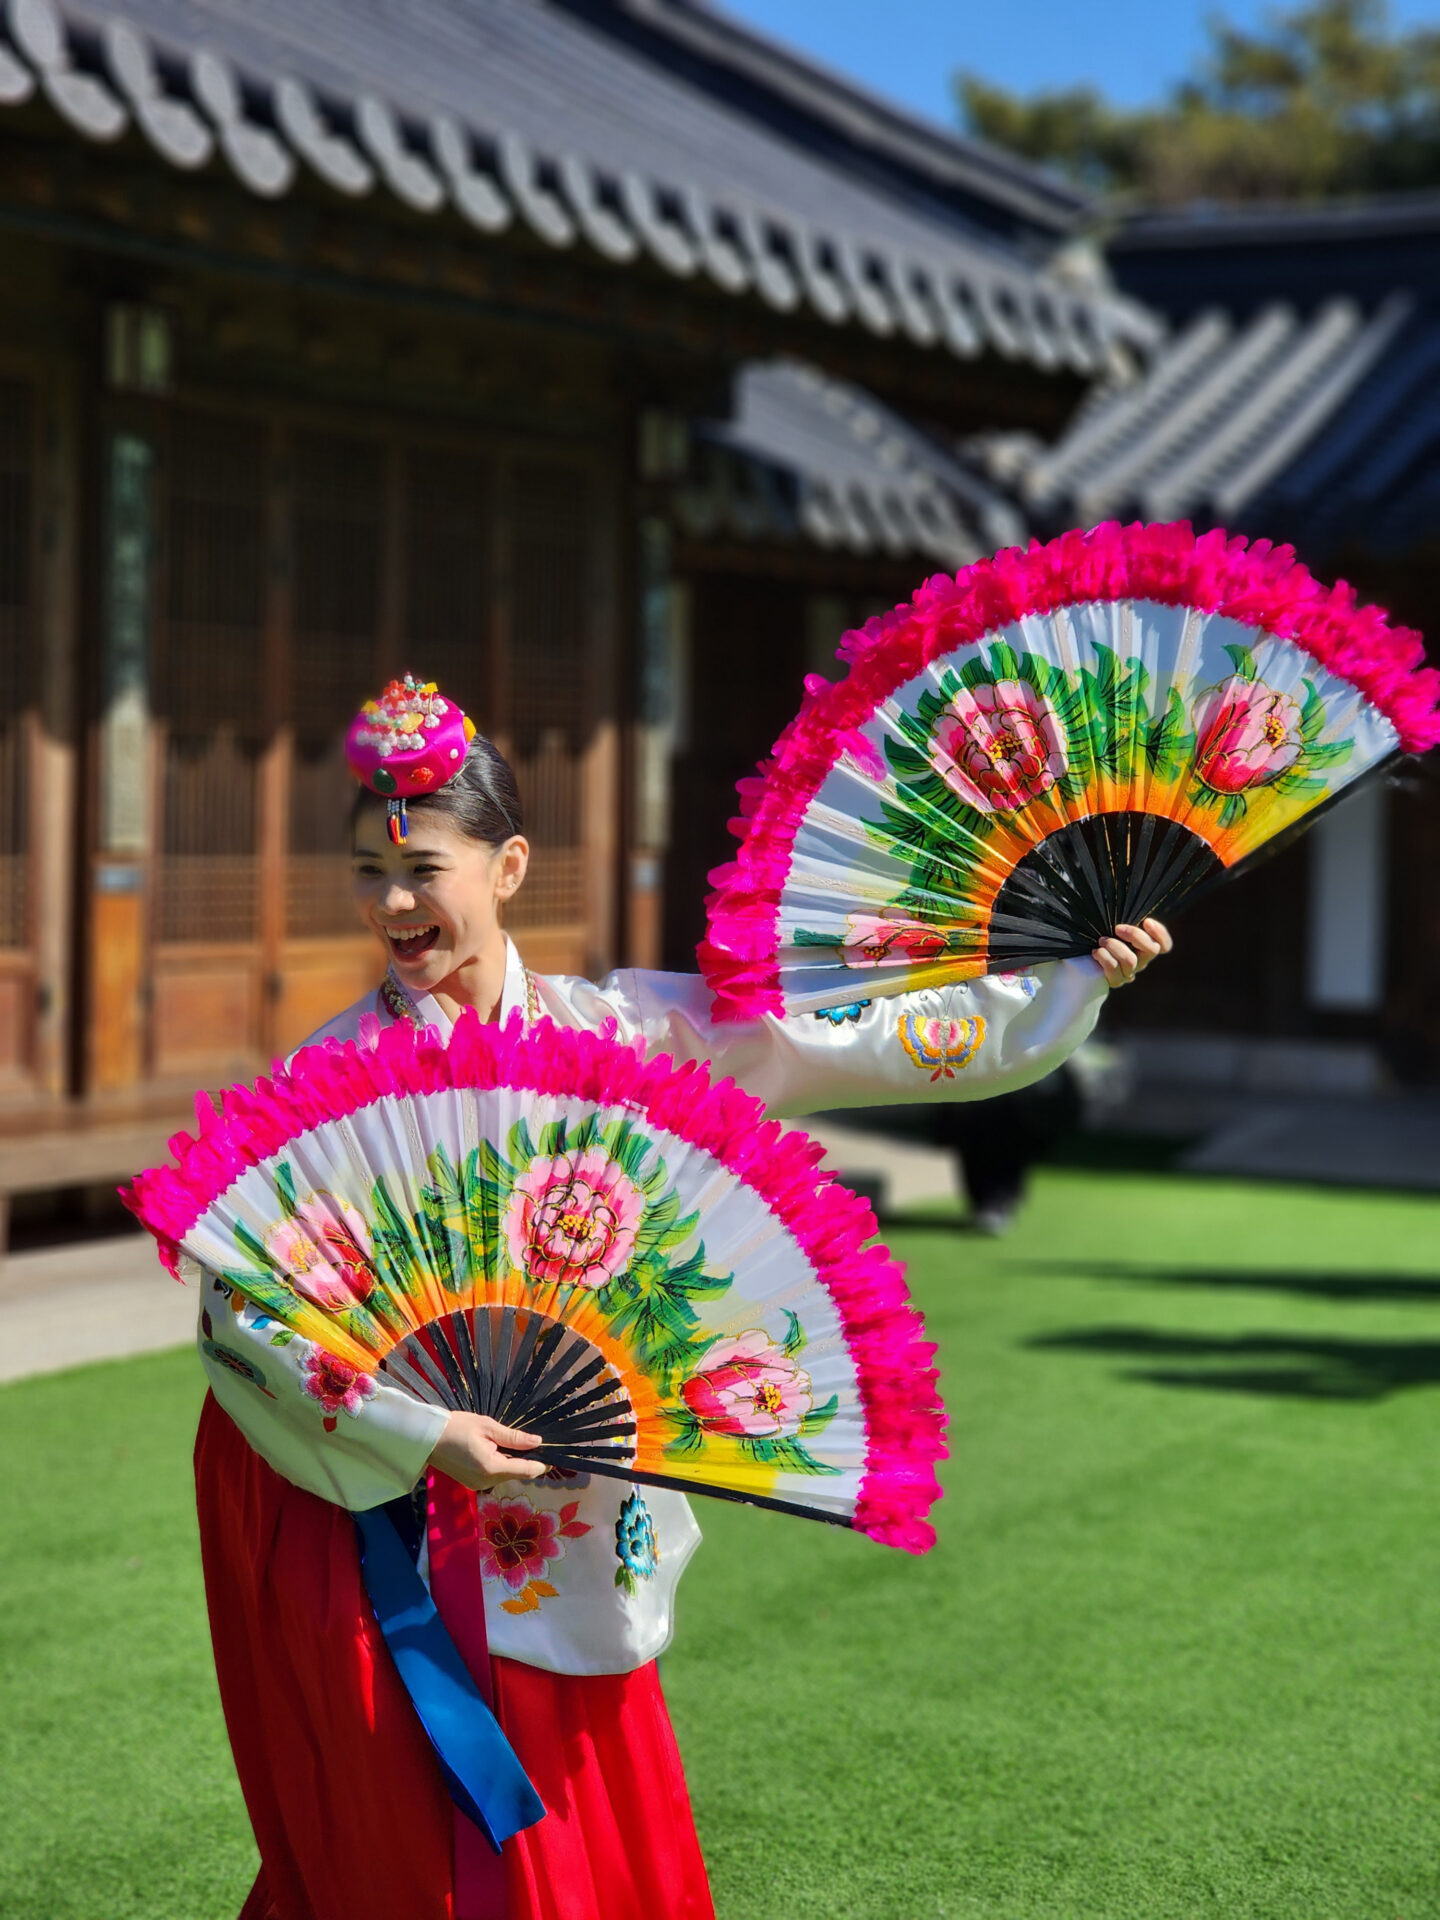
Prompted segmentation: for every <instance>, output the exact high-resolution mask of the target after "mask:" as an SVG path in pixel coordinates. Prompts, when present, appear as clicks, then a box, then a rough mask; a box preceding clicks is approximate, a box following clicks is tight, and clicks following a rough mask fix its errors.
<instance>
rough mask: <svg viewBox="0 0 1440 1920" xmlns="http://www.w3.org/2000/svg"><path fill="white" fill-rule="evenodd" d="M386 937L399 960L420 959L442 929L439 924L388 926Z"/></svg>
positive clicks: (437, 937) (433, 943) (432, 944)
mask: <svg viewBox="0 0 1440 1920" xmlns="http://www.w3.org/2000/svg"><path fill="white" fill-rule="evenodd" d="M385 938H386V939H387V940H388V941H389V942H390V951H391V952H392V953H393V954H394V955H395V958H396V959H397V960H418V959H419V958H420V956H421V954H424V953H429V951H430V949H431V948H432V947H433V946H434V945H435V942H436V941H437V940H438V939H439V938H440V929H439V927H437V926H428V927H387V928H386V929H385Z"/></svg>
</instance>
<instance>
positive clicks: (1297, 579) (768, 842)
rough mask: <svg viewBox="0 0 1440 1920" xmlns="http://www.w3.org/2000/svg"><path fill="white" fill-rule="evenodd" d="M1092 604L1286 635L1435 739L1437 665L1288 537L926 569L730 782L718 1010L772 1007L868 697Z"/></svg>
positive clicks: (717, 932)
mask: <svg viewBox="0 0 1440 1920" xmlns="http://www.w3.org/2000/svg"><path fill="white" fill-rule="evenodd" d="M1101 600H1155V601H1158V602H1159V603H1160V604H1161V605H1164V606H1190V607H1195V608H1196V609H1198V610H1199V611H1201V612H1203V613H1216V614H1222V615H1224V616H1225V617H1227V618H1229V619H1232V620H1237V621H1239V622H1241V623H1242V624H1244V625H1247V626H1251V627H1254V628H1256V629H1257V630H1259V631H1262V632H1264V633H1267V634H1271V635H1273V636H1274V637H1275V638H1276V639H1281V640H1290V641H1293V642H1294V644H1295V645H1296V646H1298V647H1303V648H1304V650H1305V651H1306V652H1307V653H1308V654H1309V655H1310V656H1311V657H1312V658H1313V659H1314V660H1316V661H1318V662H1319V663H1320V665H1321V666H1323V667H1325V668H1327V669H1328V670H1329V671H1330V672H1331V673H1333V674H1335V675H1336V676H1337V677H1338V678H1340V679H1342V680H1348V681H1349V683H1350V684H1351V686H1353V687H1355V688H1357V689H1358V690H1359V691H1360V692H1361V693H1363V694H1364V695H1365V697H1366V698H1367V699H1368V700H1370V701H1371V702H1372V703H1373V704H1374V705H1375V706H1376V707H1378V708H1379V709H1380V711H1381V712H1382V713H1383V714H1384V715H1385V716H1386V718H1387V719H1388V720H1389V721H1390V722H1391V723H1392V725H1393V726H1394V728H1395V730H1396V732H1397V734H1398V735H1399V737H1400V745H1401V747H1402V748H1403V749H1404V750H1405V751H1406V752H1407V753H1421V752H1423V751H1424V750H1425V749H1426V748H1427V747H1433V746H1435V745H1437V744H1440V712H1437V710H1436V705H1437V701H1440V671H1437V670H1436V669H1435V668H1434V667H1426V666H1425V665H1424V664H1423V662H1424V658H1425V650H1424V646H1423V644H1422V642H1421V639H1420V636H1419V634H1418V633H1415V632H1413V631H1412V630H1411V629H1410V628H1408V627H1392V626H1391V625H1390V624H1389V621H1388V619H1387V617H1386V615H1385V613H1384V611H1383V609H1382V608H1380V607H1375V606H1364V607H1362V606H1357V605H1356V601H1355V592H1354V589H1353V588H1351V587H1349V586H1347V585H1346V584H1345V582H1344V581H1343V580H1342V581H1337V582H1336V584H1335V585H1334V586H1333V587H1325V586H1322V585H1321V584H1320V582H1319V581H1318V580H1316V579H1315V578H1314V576H1313V575H1312V574H1311V573H1310V572H1309V570H1308V569H1307V568H1306V567H1305V566H1303V565H1302V564H1301V563H1300V561H1298V560H1297V559H1296V558H1295V550H1294V548H1293V547H1284V546H1282V547H1277V546H1273V545H1272V544H1271V542H1270V541H1268V540H1255V541H1248V540H1246V539H1245V538H1244V536H1243V535H1241V534H1228V533H1226V532H1224V531H1223V529H1221V528H1218V527H1217V528H1216V529H1215V530H1214V531H1213V532H1210V533H1205V534H1200V535H1199V536H1197V535H1196V534H1195V532H1194V530H1193V529H1192V527H1191V526H1190V523H1189V522H1188V521H1186V520H1180V521H1176V522H1174V523H1172V524H1168V525H1154V526H1143V525H1140V524H1138V523H1137V524H1136V525H1134V526H1129V527H1122V526H1120V525H1119V524H1118V522H1115V521H1108V522H1107V523H1106V524H1105V525H1103V526H1098V527H1091V528H1089V529H1087V530H1084V531H1079V530H1077V531H1076V532H1073V533H1065V534H1061V536H1060V537H1059V539H1057V540H1051V541H1049V542H1047V543H1046V544H1045V545H1043V546H1042V545H1040V543H1039V542H1038V541H1032V542H1031V544H1030V546H1029V547H1028V548H1020V547H1010V548H1007V549H1006V550H1005V551H1004V552H1002V553H997V554H996V555H995V557H994V558H993V559H991V560H979V561H976V563H975V564H974V566H970V567H966V568H965V569H964V570H963V571H962V572H960V573H958V574H956V576H955V577H954V579H953V580H952V579H951V578H950V576H949V575H948V574H936V575H935V576H934V577H933V578H932V579H930V580H927V581H926V582H925V584H924V585H923V586H922V587H921V588H920V590H919V591H918V593H917V594H916V595H915V597H914V599H913V600H911V601H909V602H908V603H906V604H905V605H903V606H899V607H896V608H894V609H893V610H892V611H891V612H889V613H885V614H880V615H879V616H877V617H876V618H875V619H873V620H870V621H868V622H867V623H866V625H865V626H863V627H861V628H860V629H858V631H856V632H854V633H848V634H846V636H845V638H844V640H843V641H842V642H841V645H840V658H841V659H842V660H845V661H847V662H848V663H849V666H850V672H849V674H848V675H847V676H846V678H845V679H844V680H842V681H840V682H839V684H838V685H835V686H829V685H827V684H826V683H825V682H824V681H823V680H821V679H820V678H819V676H818V675H811V676H810V677H809V678H808V679H807V680H806V683H805V699H804V702H803V704H802V706H801V709H800V712H799V713H798V714H797V715H796V717H795V718H794V719H793V720H792V721H791V722H790V725H789V726H788V727H787V728H786V729H785V731H784V733H782V734H781V736H780V738H779V740H778V741H777V742H776V743H775V747H774V750H773V752H772V754H771V756H770V758H769V759H768V760H766V761H764V762H763V763H762V765H761V767H760V769H759V773H758V775H752V776H751V777H749V778H748V779H745V780H742V781H741V782H740V783H739V793H740V818H739V819H738V820H733V821H732V822H731V823H730V825H731V831H732V832H733V833H734V834H735V835H736V837H737V839H738V840H739V841H740V850H739V854H738V856H737V858H736V859H735V860H733V861H731V862H730V863H729V864H727V865H726V866H723V867H717V868H716V869H715V871H714V872H713V873H712V874H711V875H710V878H711V880H712V882H713V883H714V888H715V890H714V892H713V893H711V894H710V896H709V897H708V899H707V901H706V906H707V908H708V910H709V927H708V931H707V934H706V937H705V939H704V940H703V941H702V942H701V943H700V946H699V948H698V949H697V952H698V955H699V960H700V967H701V970H702V972H703V973H704V975H705V978H706V979H707V980H708V981H709V982H710V985H711V986H712V987H713V988H714V990H715V1018H716V1019H717V1020H755V1019H759V1018H760V1017H761V1016H762V1015H763V1014H767V1013H775V1014H778V1013H783V1012H784V999H783V996H782V994H781V991H780V977H779V973H778V970H777V967H776V947H777V944H778V915H779V907H780V896H781V892H782V889H783V888H784V885H785V880H786V877H787V875H788V873H789V870H790V856H791V851H792V849H793V846H794V841H795V835H796V832H797V831H798V829H799V826H800V822H801V820H802V819H803V818H804V815H805V811H806V809H807V807H808V806H809V804H810V802H811V801H812V800H813V799H814V797H815V795H816V794H817V793H818V792H819V790H820V788H821V786H822V785H823V784H824V781H825V777H826V775H827V774H828V773H829V771H830V769H831V767H832V766H833V765H834V764H835V762H836V760H837V759H838V758H839V756H840V754H841V753H842V752H843V751H844V749H845V746H846V744H847V736H852V735H853V734H854V732H855V730H856V729H858V728H860V727H862V726H863V725H864V724H865V722H866V721H867V720H868V719H869V718H870V717H871V715H872V714H873V713H874V710H875V708H876V706H877V705H878V704H879V703H880V702H881V701H882V700H884V699H886V698H888V697H889V696H890V695H891V694H893V693H894V692H895V691H896V690H897V688H899V687H902V686H904V685H905V684H906V682H907V681H909V680H913V679H914V677H915V675H916V674H917V673H919V672H920V671H921V669H922V668H924V667H925V666H927V665H928V664H929V663H930V662H931V661H932V660H934V659H935V658H936V657H937V656H938V655H940V654H944V653H950V652H952V651H953V650H954V649H955V648H957V647H963V646H967V645H969V644H971V643H972V642H974V641H976V640H981V639H983V638H984V637H985V636H986V635H987V634H990V633H995V632H996V631H998V630H999V629H1000V628H1002V627H1005V626H1008V625H1009V624H1010V622H1011V621H1014V620H1018V619H1020V618H1022V617H1023V616H1024V615H1025V614H1036V613H1053V612H1055V611H1056V609H1057V608H1060V607H1073V606H1082V605H1085V604H1087V603H1090V602H1094V601H1101Z"/></svg>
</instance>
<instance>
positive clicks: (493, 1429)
mask: <svg viewBox="0 0 1440 1920" xmlns="http://www.w3.org/2000/svg"><path fill="white" fill-rule="evenodd" d="M481 1421H482V1423H483V1425H484V1428H485V1432H486V1434H487V1435H488V1436H489V1438H490V1439H492V1440H494V1441H495V1442H496V1443H497V1444H498V1445H500V1446H502V1447H538V1446H539V1445H540V1436H539V1434H538V1433H523V1432H522V1431H521V1430H520V1428H519V1427H502V1426H501V1424H500V1422H499V1421H498V1420H492V1419H490V1417H489V1415H488V1414H482V1415H481Z"/></svg>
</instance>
